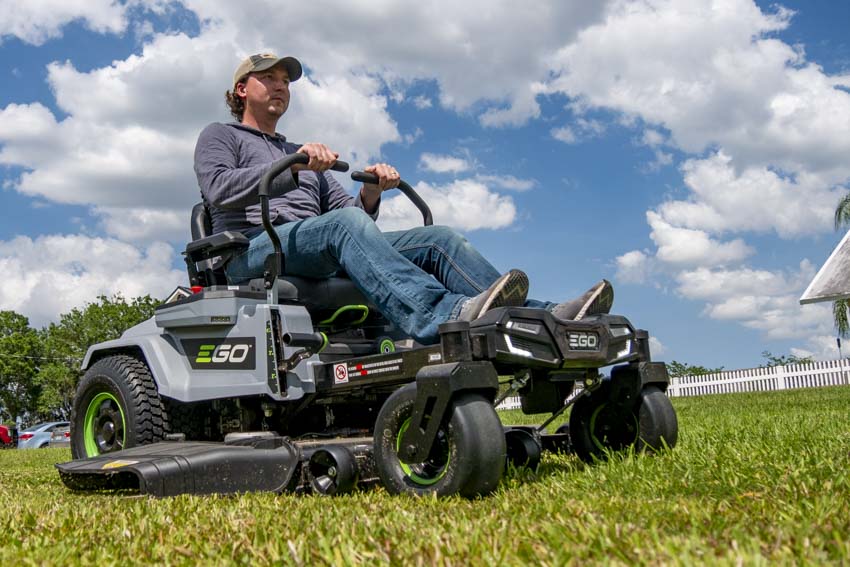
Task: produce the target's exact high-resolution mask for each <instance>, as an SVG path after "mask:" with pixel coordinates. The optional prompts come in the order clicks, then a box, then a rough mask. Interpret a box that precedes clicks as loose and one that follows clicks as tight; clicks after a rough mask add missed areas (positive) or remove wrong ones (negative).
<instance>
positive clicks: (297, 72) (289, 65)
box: [233, 53, 301, 86]
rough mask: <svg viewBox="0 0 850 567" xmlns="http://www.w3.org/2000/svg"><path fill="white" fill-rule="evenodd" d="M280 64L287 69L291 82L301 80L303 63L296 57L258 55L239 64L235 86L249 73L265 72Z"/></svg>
mask: <svg viewBox="0 0 850 567" xmlns="http://www.w3.org/2000/svg"><path fill="white" fill-rule="evenodd" d="M278 64H280V65H283V66H284V67H285V68H286V72H287V73H288V74H289V82H295V81H297V80H298V79H300V78H301V62H300V61H298V59H296V58H295V57H278V56H277V55H275V54H274V53H258V54H256V55H251V56H250V57H248V58H246V59H245V60H244V61H242V63H240V64H239V67H237V68H236V73H234V74H233V85H234V86H235V85H236V83H238V82H239V80H240V79H241V78H243V77H244V76H245V75H247V74H248V73H257V72H259V71H265V70H266V69H271V68H272V67H274V66H276V65H278Z"/></svg>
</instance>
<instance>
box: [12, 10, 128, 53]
mask: <svg viewBox="0 0 850 567" xmlns="http://www.w3.org/2000/svg"><path fill="white" fill-rule="evenodd" d="M0 14H3V17H2V18H0V42H2V40H3V39H4V38H5V37H7V36H13V37H17V38H18V39H20V40H21V41H24V42H26V43H30V44H33V45H41V44H42V43H44V42H45V41H47V40H48V39H51V38H55V37H58V36H59V35H60V34H61V30H62V27H63V26H64V25H65V24H68V23H70V22H72V21H75V20H78V21H81V22H82V23H83V24H84V25H85V26H86V27H87V28H88V29H90V30H92V31H96V32H100V33H107V32H108V33H121V32H122V31H124V29H125V28H126V27H127V20H126V6H125V5H124V4H122V3H121V2H118V1H117V0H27V1H24V2H21V1H20V0H0Z"/></svg>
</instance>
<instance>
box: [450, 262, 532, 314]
mask: <svg viewBox="0 0 850 567" xmlns="http://www.w3.org/2000/svg"><path fill="white" fill-rule="evenodd" d="M527 295H528V276H526V275H525V272H523V271H520V270H510V271H509V272H507V273H506V274H503V275H502V276H501V277H500V278H499V279H497V280H496V281H495V282H494V283H493V285H491V286H490V287H488V288H487V289H486V290H484V291H482V292H481V293H479V294H478V295H476V296H475V297H471V298H469V299H468V300H466V303H464V304H463V307H461V309H460V315H458V317H457V318H458V320H459V321H474V320H475V319H478V318H479V317H481V316H482V315H484V313H486V312H487V311H489V310H490V309H494V308H496V307H520V306H522V305H524V304H525V297H526V296H527Z"/></svg>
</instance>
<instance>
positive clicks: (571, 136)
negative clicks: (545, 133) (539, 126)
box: [550, 126, 578, 144]
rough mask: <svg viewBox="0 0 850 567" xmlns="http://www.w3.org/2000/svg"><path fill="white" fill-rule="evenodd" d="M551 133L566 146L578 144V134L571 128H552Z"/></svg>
mask: <svg viewBox="0 0 850 567" xmlns="http://www.w3.org/2000/svg"><path fill="white" fill-rule="evenodd" d="M550 133H551V134H552V137H553V138H555V139H556V140H558V141H560V142H564V143H565V144H575V143H576V142H578V136H576V133H575V132H574V131H573V129H572V128H570V127H569V126H561V127H559V128H552V130H551V132H550Z"/></svg>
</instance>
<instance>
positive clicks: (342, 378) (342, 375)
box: [334, 364, 348, 384]
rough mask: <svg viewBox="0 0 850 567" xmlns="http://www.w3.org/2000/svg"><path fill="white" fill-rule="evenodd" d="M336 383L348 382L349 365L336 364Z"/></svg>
mask: <svg viewBox="0 0 850 567" xmlns="http://www.w3.org/2000/svg"><path fill="white" fill-rule="evenodd" d="M334 384H348V366H347V365H345V364H334Z"/></svg>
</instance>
